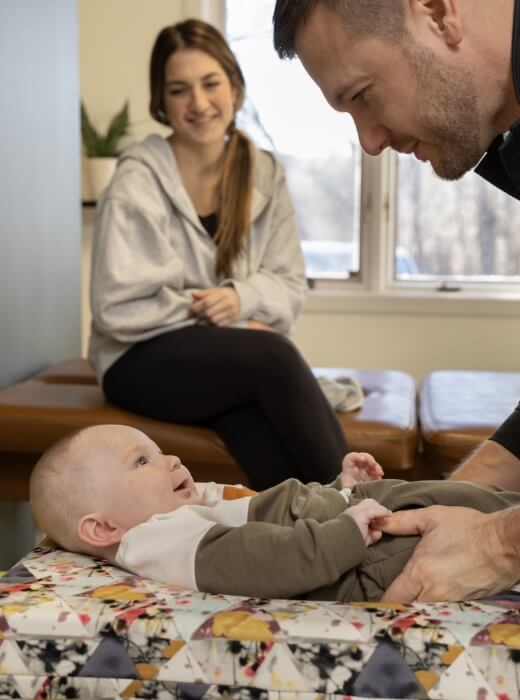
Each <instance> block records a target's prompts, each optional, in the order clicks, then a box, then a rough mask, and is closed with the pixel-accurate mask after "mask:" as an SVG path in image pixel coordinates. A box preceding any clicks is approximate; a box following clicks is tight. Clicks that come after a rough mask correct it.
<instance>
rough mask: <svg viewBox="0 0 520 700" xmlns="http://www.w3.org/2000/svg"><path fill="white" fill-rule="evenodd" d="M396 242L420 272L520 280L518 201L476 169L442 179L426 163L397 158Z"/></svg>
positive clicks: (488, 279) (458, 277) (495, 279)
mask: <svg viewBox="0 0 520 700" xmlns="http://www.w3.org/2000/svg"><path fill="white" fill-rule="evenodd" d="M398 167H399V178H398V199H397V204H398V207H397V211H398V214H397V236H396V240H397V244H398V245H401V246H403V247H405V248H406V249H407V250H408V251H409V252H410V254H411V256H412V257H413V259H414V260H415V263H416V265H417V269H418V272H419V273H420V274H421V275H434V276H438V277H442V278H443V279H445V278H450V277H451V278H456V279H461V280H464V279H465V278H466V279H468V280H471V279H474V280H475V281H476V280H481V281H489V282H493V281H500V280H497V278H509V279H510V281H513V282H518V281H520V202H519V201H517V200H514V199H512V198H511V197H508V196H507V195H506V194H504V193H503V192H501V191H500V190H499V189H497V188H496V187H493V186H492V185H490V184H489V183H487V182H486V181H485V180H483V179H482V178H481V177H479V176H478V175H476V174H475V173H468V174H467V175H465V176H464V177H463V178H461V179H460V180H458V181H457V182H445V181H443V180H441V179H439V178H438V177H437V176H436V175H435V174H434V173H433V171H432V170H431V168H429V167H428V166H426V165H425V164H424V163H419V162H418V161H416V160H415V159H414V158H413V157H411V156H400V157H399V166H398Z"/></svg>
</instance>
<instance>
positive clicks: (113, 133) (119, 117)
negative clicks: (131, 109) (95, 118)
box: [105, 100, 130, 156]
mask: <svg viewBox="0 0 520 700" xmlns="http://www.w3.org/2000/svg"><path fill="white" fill-rule="evenodd" d="M129 124H130V122H129V118H128V100H127V101H126V102H125V104H124V105H123V108H122V109H121V111H120V112H118V113H117V114H116V115H115V117H114V118H113V119H112V121H111V122H110V126H109V127H108V130H107V133H106V137H105V144H106V148H107V151H110V155H114V156H117V155H119V142H120V141H121V139H122V138H123V137H124V136H126V134H127V133H128V127H129Z"/></svg>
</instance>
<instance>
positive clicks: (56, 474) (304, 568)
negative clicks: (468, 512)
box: [30, 425, 520, 601]
mask: <svg viewBox="0 0 520 700" xmlns="http://www.w3.org/2000/svg"><path fill="white" fill-rule="evenodd" d="M382 477H383V470H382V468H381V467H380V465H379V464H378V463H377V462H376V461H375V460H374V458H373V457H372V456H371V455H368V454H366V453H349V454H347V455H346V457H345V458H344V460H343V465H342V471H341V474H340V475H339V476H338V478H337V479H336V481H335V482H334V483H333V484H331V485H329V486H322V485H320V484H317V483H311V484H307V485H304V484H302V483H301V482H299V481H298V480H296V479H288V480H287V481H284V482H282V483H281V484H279V485H277V486H274V487H272V488H270V489H267V490H266V491H262V492H260V493H256V492H254V491H250V490H249V489H247V488H243V487H232V486H224V485H222V484H215V483H204V484H195V483H194V481H193V478H192V476H191V474H190V472H189V471H188V469H187V468H186V467H185V466H184V465H183V464H182V463H181V461H180V459H179V458H178V457H175V456H169V455H164V454H162V452H161V450H160V449H159V448H158V446H157V445H156V444H155V443H154V442H153V441H152V440H151V439H150V438H149V437H147V436H146V435H145V434H144V433H142V432H140V431H139V430H136V429H134V428H130V427H127V426H122V425H99V426H93V427H90V428H86V429H84V430H81V431H79V432H76V433H74V434H72V435H70V436H68V437H66V438H64V439H63V440H61V441H60V442H58V443H57V444H56V445H54V446H53V447H51V448H50V449H49V450H47V452H45V454H44V455H43V456H42V457H41V459H40V460H39V461H38V463H37V464H36V466H35V468H34V470H33V473H32V475H31V483H30V501H31V507H32V510H33V513H34V517H35V519H36V522H37V523H38V525H39V527H40V528H41V529H42V530H43V531H44V532H46V533H47V534H48V535H49V536H50V537H51V538H52V539H53V540H54V541H55V542H57V543H58V544H59V545H60V546H62V547H64V548H65V549H69V550H72V551H76V552H80V553H86V554H91V555H96V556H102V557H105V558H106V559H108V560H109V561H111V562H113V563H115V564H117V565H119V566H121V567H123V568H125V569H127V570H129V571H131V572H134V573H136V574H139V575H141V576H146V577H148V578H152V579H155V580H157V581H161V582H164V583H168V584H173V585H176V586H182V587H185V588H189V589H191V590H199V591H205V592H208V593H227V594H236V595H245V596H255V597H283V598H290V597H299V598H309V599H317V600H349V601H370V600H378V599H379V598H380V597H381V595H382V594H383V592H384V591H385V590H386V588H387V587H388V586H389V584H390V583H391V582H392V580H393V579H394V578H395V577H396V576H397V575H398V573H399V572H400V571H401V570H402V568H403V566H404V564H405V563H406V561H407V560H408V558H409V556H410V554H411V552H412V550H413V548H414V547H415V545H416V544H417V541H418V537H415V536H414V537H391V536H388V535H382V532H381V529H380V528H381V525H382V523H383V521H384V518H385V517H386V516H388V515H389V514H390V512H391V511H392V510H398V509H402V508H410V507H423V506H428V505H433V504H436V503H439V504H442V505H464V506H469V507H472V508H477V509H478V510H481V511H484V512H491V511H495V510H500V509H502V508H506V507H508V506H510V505H517V504H520V494H514V493H509V492H506V491H500V490H498V489H495V488H493V487H487V486H481V485H476V484H469V483H466V482H457V481H447V482H446V481H421V482H410V483H408V482H404V481H399V480H393V479H383V478H382Z"/></svg>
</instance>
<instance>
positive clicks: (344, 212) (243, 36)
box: [226, 0, 361, 279]
mask: <svg viewBox="0 0 520 700" xmlns="http://www.w3.org/2000/svg"><path fill="white" fill-rule="evenodd" d="M272 11H273V3H272V0H255V2H243V0H228V1H227V3H226V32H227V37H228V39H229V41H230V44H231V47H232V49H233V51H234V53H235V55H236V56H237V58H238V61H239V63H240V66H241V68H242V70H243V72H244V75H245V79H246V85H247V99H246V103H245V105H244V108H243V109H242V111H241V115H240V117H239V126H240V127H241V128H243V129H244V131H246V132H247V133H248V134H249V135H250V136H251V137H252V139H253V140H254V141H255V143H256V144H257V145H258V146H260V147H262V148H266V149H269V150H273V151H275V152H276V153H277V155H278V157H279V158H280V159H281V161H282V162H283V164H284V166H285V168H286V175H287V183H288V186H289V189H290V192H291V196H292V199H293V202H294V205H295V209H296V215H297V219H298V226H299V230H300V235H301V238H302V247H303V251H304V255H305V261H306V267H307V275H308V277H309V278H319V277H322V278H328V279H341V278H343V279H346V278H347V277H348V276H349V275H352V274H353V273H357V272H358V271H359V220H360V209H359V202H360V177H361V151H360V147H359V145H358V141H357V135H356V131H355V128H354V126H353V124H352V123H351V122H350V121H349V120H346V119H345V117H344V116H343V115H340V114H337V113H335V112H334V111H333V110H331V109H330V107H329V106H328V104H327V103H326V102H325V100H324V99H323V97H322V95H321V92H320V91H319V89H318V88H317V87H316V86H315V85H314V83H313V82H312V80H311V79H310V78H309V76H308V75H307V74H306V73H305V71H304V70H303V68H302V66H301V65H300V63H299V62H298V61H280V59H279V58H278V56H277V55H276V53H275V52H274V50H273V48H272V24H271V16H272ZM259 57H261V58H259ZM289 94H290V98H288V95H289Z"/></svg>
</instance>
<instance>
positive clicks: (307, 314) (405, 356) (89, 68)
mask: <svg viewBox="0 0 520 700" xmlns="http://www.w3.org/2000/svg"><path fill="white" fill-rule="evenodd" d="M244 1H245V2H246V1H248V0H244ZM221 7H222V6H221V3H220V2H218V1H217V0H177V1H175V0H149V1H148V2H146V3H144V2H142V0H79V10H80V13H79V14H80V46H81V53H80V61H81V74H80V75H81V94H82V96H83V99H84V100H85V102H86V104H87V106H88V108H89V110H90V111H91V113H92V117H93V120H94V121H95V122H96V123H99V125H100V126H101V125H104V124H106V122H107V121H108V119H109V117H110V116H111V115H112V114H113V113H114V112H115V111H116V110H117V109H119V107H120V106H121V105H122V103H123V101H124V100H125V99H126V98H127V97H129V98H130V100H131V107H130V110H131V119H132V121H133V122H134V130H133V134H132V138H141V137H142V136H143V135H145V134H146V133H149V132H150V131H153V130H157V129H159V128H160V127H159V125H156V124H155V122H153V121H152V120H151V119H150V118H149V117H148V116H147V115H148V111H147V110H148V107H147V102H148V77H147V69H148V59H149V53H150V49H151V46H152V43H153V40H154V37H155V35H156V33H157V32H158V30H159V29H160V28H161V27H163V26H165V25H166V24H170V23H173V22H175V21H178V20H179V19H182V18H183V17H187V16H196V15H199V16H203V17H204V18H205V19H207V20H208V21H213V22H215V23H217V24H219V23H220V26H222V13H221ZM86 218H87V219H90V218H91V216H90V215H86ZM86 238H88V233H87V236H86ZM84 263H85V268H88V258H87V257H84ZM475 305H478V302H477V301H476V302H475ZM313 308H315V307H314V306H313V305H312V304H310V305H309V310H307V311H304V313H303V314H302V315H301V317H300V319H299V321H298V323H297V328H296V336H295V338H296V342H297V344H298V345H299V347H300V349H301V351H302V352H303V354H304V355H305V357H306V358H307V359H308V361H309V362H310V363H311V364H313V365H330V366H353V367H367V368H370V367H374V368H378V367H379V368H383V367H385V368H398V369H402V370H405V371H408V372H410V373H411V374H413V375H414V376H415V378H416V379H417V380H420V379H421V378H422V377H423V376H424V375H425V374H426V373H427V372H429V371H431V370H433V369H436V368H465V367H467V368H473V369H503V370H511V371H514V370H518V371H520V328H519V319H518V318H517V316H512V315H508V316H495V315H494V314H493V313H490V312H489V310H488V309H484V310H483V311H482V313H480V315H475V314H474V313H472V315H471V316H466V315H458V316H455V315H453V314H451V313H443V312H440V313H433V314H430V313H428V314H426V313H422V311H421V310H420V308H419V309H418V310H416V311H415V313H412V314H410V313H409V312H405V311H403V312H402V313H400V312H399V313H395V312H392V313H388V312H366V311H363V312H361V310H362V309H364V306H363V305H360V308H359V310H354V311H352V304H351V303H350V304H349V306H348V308H349V311H345V312H343V311H335V312H332V313H331V312H320V313H318V312H316V311H314V310H312V309H313ZM333 308H334V309H337V308H338V305H335V306H334V307H333ZM475 308H476V307H473V310H475ZM87 327H88V308H87V307H86V306H85V307H84V328H85V329H87ZM87 332H88V331H87V330H85V332H84V336H85V335H86V333H87ZM84 347H85V339H84Z"/></svg>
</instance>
